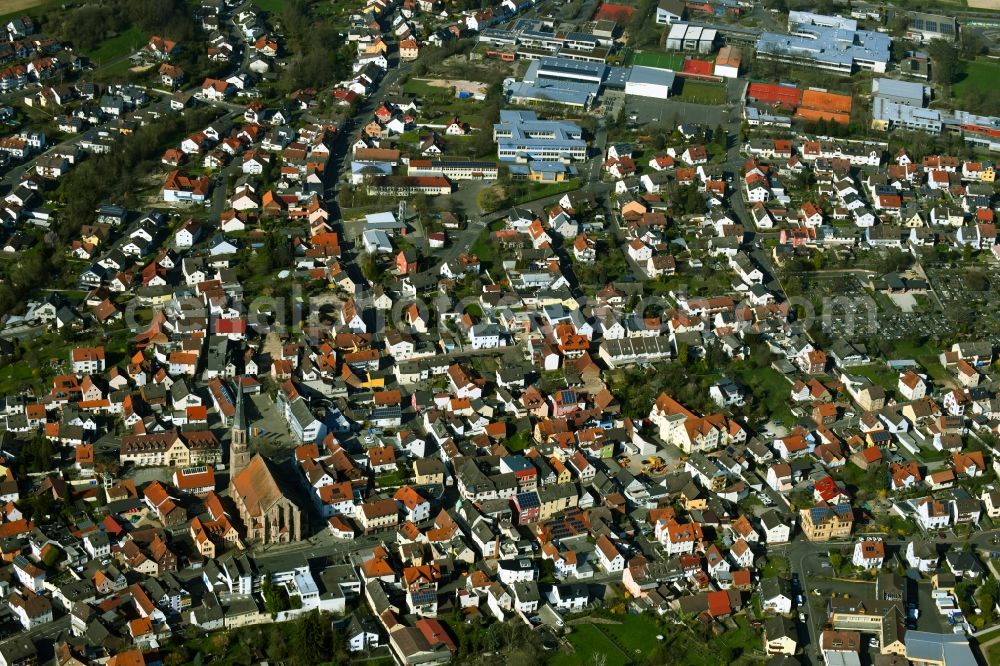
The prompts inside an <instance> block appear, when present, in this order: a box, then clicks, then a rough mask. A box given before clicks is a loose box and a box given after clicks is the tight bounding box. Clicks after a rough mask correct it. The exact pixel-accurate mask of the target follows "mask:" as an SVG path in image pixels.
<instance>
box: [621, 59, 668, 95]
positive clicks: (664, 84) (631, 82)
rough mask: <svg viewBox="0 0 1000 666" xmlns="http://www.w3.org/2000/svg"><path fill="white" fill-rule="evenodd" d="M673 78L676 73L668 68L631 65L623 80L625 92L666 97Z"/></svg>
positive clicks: (627, 93)
mask: <svg viewBox="0 0 1000 666" xmlns="http://www.w3.org/2000/svg"><path fill="white" fill-rule="evenodd" d="M675 78H676V75H675V74H674V73H673V72H672V71H670V70H669V69H657V68H656V67H640V66H633V67H632V71H631V72H630V73H629V77H628V80H627V81H626V82H625V94H626V95H635V96H636V97H654V98H657V99H666V98H667V97H669V96H670V89H671V88H673V85H674V79H675Z"/></svg>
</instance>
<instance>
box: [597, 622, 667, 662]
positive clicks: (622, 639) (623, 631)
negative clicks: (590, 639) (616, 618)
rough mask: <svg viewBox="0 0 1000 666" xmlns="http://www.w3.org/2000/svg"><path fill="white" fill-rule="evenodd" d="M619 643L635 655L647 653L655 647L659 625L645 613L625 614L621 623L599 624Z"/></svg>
mask: <svg viewBox="0 0 1000 666" xmlns="http://www.w3.org/2000/svg"><path fill="white" fill-rule="evenodd" d="M601 629H603V630H604V631H605V632H607V633H608V634H609V635H610V636H611V637H612V638H614V639H615V640H616V641H618V643H619V644H621V645H624V646H625V647H626V648H628V649H630V650H632V651H633V652H635V653H636V655H640V654H641V655H648V654H649V653H650V652H651V651H652V650H653V648H655V647H656V635H657V634H658V633H660V632H659V627H657V626H656V623H655V622H654V621H653V620H652V618H649V617H647V616H645V615H626V616H623V617H622V623H621V624H608V625H601Z"/></svg>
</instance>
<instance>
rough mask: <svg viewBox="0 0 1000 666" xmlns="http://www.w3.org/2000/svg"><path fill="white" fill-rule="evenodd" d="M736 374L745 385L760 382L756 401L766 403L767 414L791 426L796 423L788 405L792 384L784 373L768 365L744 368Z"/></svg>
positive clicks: (755, 392)
mask: <svg viewBox="0 0 1000 666" xmlns="http://www.w3.org/2000/svg"><path fill="white" fill-rule="evenodd" d="M735 375H736V379H737V380H738V381H739V382H741V383H742V384H744V385H747V386H750V385H751V384H754V383H757V384H759V386H758V387H757V388H756V390H755V391H754V401H755V402H763V403H764V405H765V406H766V407H767V409H766V410H765V413H766V414H768V415H769V416H770V417H771V418H779V419H782V420H783V421H784V422H785V425H786V426H791V424H792V423H794V421H795V417H794V416H793V415H792V410H791V408H790V407H789V406H788V401H789V400H790V398H791V390H792V385H791V383H790V382H789V381H788V380H787V379H785V376H784V375H783V374H781V373H780V372H778V371H777V370H775V369H774V368H771V367H767V368H760V369H754V368H742V369H740V370H738V371H737V372H736V373H735ZM751 377H752V378H753V379H751Z"/></svg>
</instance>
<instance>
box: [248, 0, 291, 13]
mask: <svg viewBox="0 0 1000 666" xmlns="http://www.w3.org/2000/svg"><path fill="white" fill-rule="evenodd" d="M253 4H255V5H257V6H258V7H260V8H261V9H263V10H264V11H265V12H268V13H270V14H278V13H280V12H281V7H282V5H284V4H285V0H253Z"/></svg>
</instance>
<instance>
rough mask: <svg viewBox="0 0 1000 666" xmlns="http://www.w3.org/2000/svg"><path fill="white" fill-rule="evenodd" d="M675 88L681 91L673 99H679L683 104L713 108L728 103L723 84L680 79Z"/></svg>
mask: <svg viewBox="0 0 1000 666" xmlns="http://www.w3.org/2000/svg"><path fill="white" fill-rule="evenodd" d="M674 87H675V88H677V87H680V91H679V92H677V93H675V94H674V95H673V99H679V100H681V101H682V102H691V103H692V104H711V105H713V106H716V105H719V104H725V103H726V88H725V86H723V85H722V84H721V83H711V82H709V81H695V80H693V79H684V78H681V77H678V78H677V83H676V84H674Z"/></svg>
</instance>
